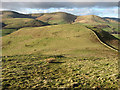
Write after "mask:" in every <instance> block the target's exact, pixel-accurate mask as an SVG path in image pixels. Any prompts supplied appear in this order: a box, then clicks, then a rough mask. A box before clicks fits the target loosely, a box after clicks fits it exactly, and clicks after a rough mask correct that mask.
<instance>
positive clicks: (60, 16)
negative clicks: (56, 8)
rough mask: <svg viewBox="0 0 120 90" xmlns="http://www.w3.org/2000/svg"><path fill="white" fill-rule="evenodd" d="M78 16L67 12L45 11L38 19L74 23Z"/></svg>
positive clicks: (57, 22)
mask: <svg viewBox="0 0 120 90" xmlns="http://www.w3.org/2000/svg"><path fill="white" fill-rule="evenodd" d="M76 18H77V16H75V15H72V14H69V13H65V12H54V13H44V14H42V15H41V16H40V17H37V19H38V20H41V21H43V22H48V23H49V24H66V23H72V22H74V20H75V19H76Z"/></svg>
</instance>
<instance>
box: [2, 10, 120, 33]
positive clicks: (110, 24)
mask: <svg viewBox="0 0 120 90" xmlns="http://www.w3.org/2000/svg"><path fill="white" fill-rule="evenodd" d="M0 16H1V17H2V22H0V23H2V27H3V29H20V28H23V27H41V26H46V25H57V24H75V23H79V24H84V25H99V26H97V27H100V28H104V29H105V30H109V31H112V32H114V31H117V30H118V22H119V19H118V18H110V17H105V18H104V17H99V16H96V15H84V16H76V15H73V14H70V13H66V12H53V13H34V14H21V13H18V12H15V11H2V12H1V13H0ZM111 28H112V30H110V29H111Z"/></svg>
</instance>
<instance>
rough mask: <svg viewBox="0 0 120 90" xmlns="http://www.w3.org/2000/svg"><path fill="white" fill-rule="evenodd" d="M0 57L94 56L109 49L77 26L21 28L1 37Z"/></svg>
mask: <svg viewBox="0 0 120 90" xmlns="http://www.w3.org/2000/svg"><path fill="white" fill-rule="evenodd" d="M2 45H3V55H15V54H31V53H35V52H41V53H43V54H53V55H54V54H68V55H73V56H82V55H84V56H86V55H92V56H95V55H96V54H97V55H99V54H98V53H103V52H104V51H106V50H108V51H110V49H108V48H106V47H105V46H104V45H102V44H101V43H100V42H99V41H98V39H97V38H96V36H95V35H94V34H93V32H92V31H91V30H90V29H88V28H86V27H85V26H81V25H79V24H75V25H73V24H66V25H53V26H45V27H27V28H22V29H20V30H18V31H16V32H14V33H12V34H9V35H7V36H4V37H3V43H2Z"/></svg>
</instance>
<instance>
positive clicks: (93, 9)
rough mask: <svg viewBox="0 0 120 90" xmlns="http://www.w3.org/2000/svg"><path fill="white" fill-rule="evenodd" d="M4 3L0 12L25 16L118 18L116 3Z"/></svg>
mask: <svg viewBox="0 0 120 90" xmlns="http://www.w3.org/2000/svg"><path fill="white" fill-rule="evenodd" d="M5 1H6V0H5ZM5 1H4V2H3V1H2V8H1V10H12V11H17V12H20V13H25V14H26V13H27V14H28V13H50V12H61V11H62V12H68V13H71V14H74V15H98V16H101V17H118V2H99V0H98V2H67V1H70V0H64V1H66V2H15V1H14V2H12V1H11V2H10V1H9V0H8V1H7V2H5ZM32 1H33V0H32ZM92 1H95V0H92ZM111 1H112V0H111ZM114 1H115V0H114ZM116 1H117V0H116Z"/></svg>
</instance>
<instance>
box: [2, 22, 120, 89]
mask: <svg viewBox="0 0 120 90" xmlns="http://www.w3.org/2000/svg"><path fill="white" fill-rule="evenodd" d="M2 40H3V43H2V46H3V47H2V48H3V50H2V52H3V57H2V58H3V59H2V68H3V70H2V72H3V73H2V75H3V82H2V86H3V89H8V88H12V89H22V88H25V89H26V88H27V89H31V88H33V89H40V88H45V87H46V88H82V89H83V88H118V87H119V82H118V77H119V74H118V63H117V62H118V58H117V52H115V51H113V50H111V49H109V48H107V47H105V46H104V45H102V44H101V43H100V42H99V41H98V39H97V37H96V36H95V34H94V33H93V31H91V30H90V29H88V28H86V27H85V26H82V25H79V24H64V25H51V26H45V27H26V28H22V29H20V30H18V31H16V32H13V33H11V34H9V35H7V36H4V37H2Z"/></svg>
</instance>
